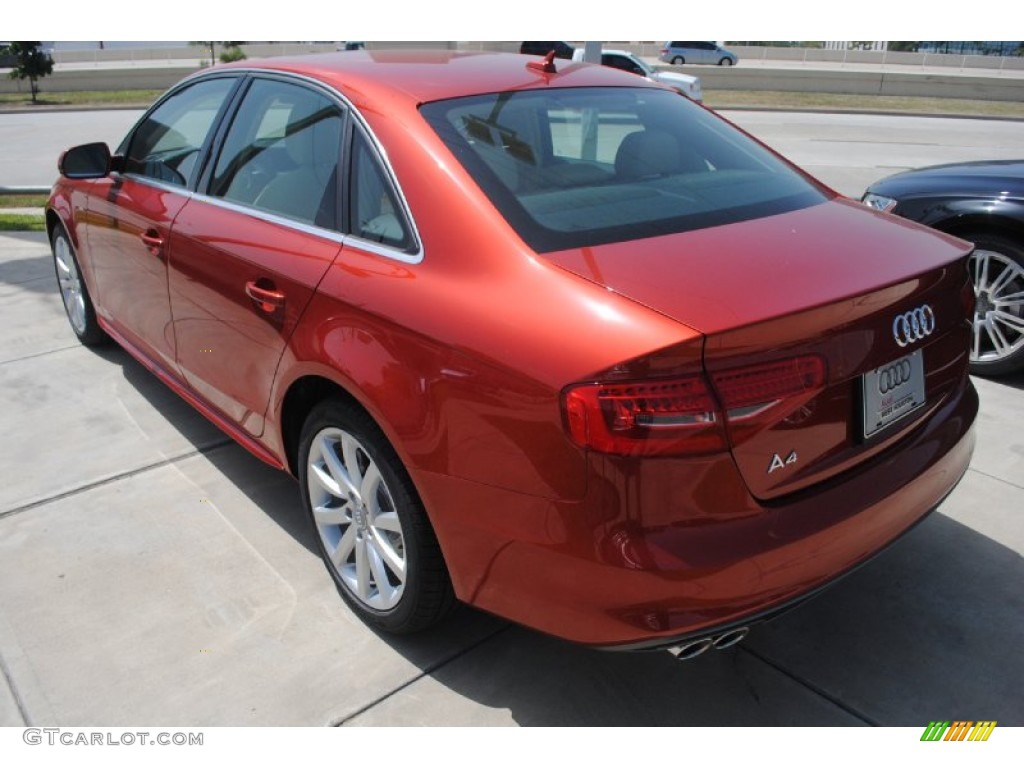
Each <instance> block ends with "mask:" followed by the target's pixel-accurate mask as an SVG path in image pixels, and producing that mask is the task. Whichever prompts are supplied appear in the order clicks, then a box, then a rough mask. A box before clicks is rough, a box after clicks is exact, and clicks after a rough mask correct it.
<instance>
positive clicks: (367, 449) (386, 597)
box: [299, 400, 455, 633]
mask: <svg viewBox="0 0 1024 768" xmlns="http://www.w3.org/2000/svg"><path fill="white" fill-rule="evenodd" d="M300 440H301V442H300V448H299V480H300V485H301V489H302V498H303V502H304V505H305V507H306V509H307V511H308V512H309V515H310V518H311V520H312V522H313V527H314V529H315V531H316V533H317V539H318V542H319V545H320V554H321V556H322V557H323V560H324V564H325V565H326V566H327V570H328V571H329V572H330V574H331V576H332V578H333V579H334V582H335V584H336V585H337V587H338V590H339V591H340V592H341V594H342V596H343V597H344V598H345V600H346V602H348V604H349V605H350V606H351V607H352V609H353V610H354V611H355V612H356V613H357V614H359V616H360V617H361V618H362V619H363V620H364V621H366V622H367V623H369V624H372V625H374V626H376V627H379V628H381V629H383V630H386V631H389V632H395V633H409V632H416V631H418V630H421V629H425V628H427V627H429V626H430V625H432V624H434V623H436V622H437V621H439V620H440V619H441V618H443V617H444V616H445V615H446V614H447V613H448V612H449V611H450V610H451V608H452V606H453V605H454V603H455V597H454V593H453V591H452V586H451V581H450V579H449V577H448V571H447V568H446V567H445V563H444V559H443V558H442V556H441V550H440V547H439V546H438V543H437V538H436V537H435V535H434V531H433V529H432V528H431V526H430V522H429V521H428V520H427V516H426V512H425V511H424V509H423V505H422V503H421V502H420V499H419V496H418V495H417V493H416V489H415V488H414V487H413V484H412V481H411V479H410V478H409V476H408V473H407V472H406V471H405V468H404V467H403V466H402V464H401V461H400V460H399V458H398V455H397V454H396V453H395V450H394V449H393V448H392V447H391V445H390V444H389V443H388V441H387V439H386V438H385V437H384V435H383V433H382V432H381V431H380V428H379V427H377V425H376V424H375V423H374V422H373V420H372V419H370V417H369V416H368V415H366V413H364V412H363V411H361V410H359V409H358V408H356V407H354V406H352V405H349V404H347V403H345V402H342V401H340V400H328V401H325V402H323V403H320V404H319V405H317V406H316V407H315V408H314V409H313V411H312V412H311V413H310V415H309V417H308V418H307V419H306V424H305V426H304V427H303V429H302V436H301V438H300Z"/></svg>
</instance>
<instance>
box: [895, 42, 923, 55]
mask: <svg viewBox="0 0 1024 768" xmlns="http://www.w3.org/2000/svg"><path fill="white" fill-rule="evenodd" d="M920 47H921V43H919V42H915V41H912V40H893V41H890V43H889V50H890V51H909V52H910V53H916V52H917V49H918V48H920Z"/></svg>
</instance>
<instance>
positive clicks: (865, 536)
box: [46, 50, 978, 658]
mask: <svg viewBox="0 0 1024 768" xmlns="http://www.w3.org/2000/svg"><path fill="white" fill-rule="evenodd" d="M59 167H60V171H61V176H60V178H59V180H58V181H57V183H56V184H55V186H54V189H53V193H52V195H51V197H50V200H49V203H48V205H47V211H46V226H47V230H48V233H49V238H50V242H51V244H52V253H53V263H54V268H55V270H56V274H57V279H58V284H59V290H60V294H61V297H62V299H63V303H64V307H65V309H66V314H67V319H68V321H69V323H70V326H71V329H72V331H73V332H74V334H75V335H76V336H77V337H78V338H79V340H80V341H81V342H82V343H84V344H99V343H102V342H104V341H106V340H108V339H113V340H114V341H116V342H117V343H119V344H120V345H121V346H123V347H124V349H126V350H127V351H128V352H129V353H130V354H131V355H133V356H134V357H136V358H137V359H138V360H140V361H141V362H142V364H143V365H144V366H145V367H146V368H147V369H149V370H151V371H153V372H154V373H155V374H156V375H157V376H159V377H160V379H161V380H162V381H163V382H164V383H165V384H167V385H168V386H169V387H171V388H172V389H173V390H174V391H175V392H177V393H178V394H179V395H181V397H183V398H184V399H185V400H186V401H187V402H189V403H190V404H192V405H193V406H194V407H195V408H197V409H198V410H199V411H200V412H201V413H203V414H204V415H205V416H206V417H208V418H209V419H211V420H212V421H213V422H214V423H215V424H217V425H218V426H219V427H220V428H221V429H222V430H224V431H225V432H226V433H227V434H228V435H230V436H232V437H233V438H234V439H235V440H236V441H238V442H239V443H240V444H241V445H242V446H244V447H245V448H246V449H248V450H249V451H250V452H252V453H253V454H254V455H255V456H257V457H258V458H260V459H262V460H263V461H265V462H266V463H268V464H270V465H271V466H274V467H277V468H280V469H284V470H286V471H288V472H290V473H292V474H294V475H295V476H296V477H297V478H298V480H299V499H300V500H297V502H298V503H300V504H301V506H302V508H303V510H304V513H305V515H306V516H307V518H308V520H309V524H310V529H311V531H313V535H314V538H315V541H316V542H317V546H318V549H319V553H320V555H321V557H322V559H323V562H324V564H325V566H326V569H327V571H328V572H329V574H330V576H331V578H333V580H334V582H335V583H336V585H337V586H338V589H339V591H340V592H341V595H342V596H343V598H344V599H345V600H346V601H347V602H348V604H349V605H350V606H351V607H352V609H353V610H354V611H355V612H356V613H357V614H358V615H359V616H360V617H361V618H362V619H363V620H364V621H366V622H367V623H369V624H371V625H373V626H375V627H378V628H381V629H385V630H388V631H393V632H411V631H414V630H418V629H423V628H425V627H427V626H430V625H431V624H433V623H435V622H437V621H439V620H440V619H441V618H442V617H443V616H445V615H446V613H447V612H448V611H449V609H450V608H451V607H452V605H453V604H454V602H455V599H456V598H458V599H459V600H462V601H465V602H467V603H470V604H472V605H474V606H477V607H479V608H482V609H484V610H487V611H489V612H491V613H494V614H497V615H499V616H502V617H505V618H507V619H510V620H513V621H517V622H520V623H522V624H525V625H527V626H530V627H533V628H536V629H538V630H541V631H543V632H547V633H551V634H554V635H557V636H559V637H563V638H567V639H570V640H574V641H577V642H581V643H587V644H591V645H596V646H602V647H609V648H615V649H623V650H631V649H642V648H669V649H670V650H672V651H673V652H674V653H675V654H676V655H678V656H679V657H682V658H687V657H691V656H694V655H697V654H699V653H701V652H703V651H704V650H706V649H708V648H711V647H714V648H723V647H727V646H729V645H732V644H734V643H736V642H738V641H739V640H741V639H742V638H743V637H744V635H746V633H747V629H748V627H749V626H750V625H751V624H752V623H754V622H757V621H761V620H763V619H765V618H767V617H770V616H774V615H776V614H777V613H779V612H780V611H782V610H785V609H788V608H789V607H792V606H793V605H795V604H796V603H797V602H799V601H801V600H803V599H805V598H807V597H808V596H810V595H812V594H814V593H816V592H817V591H819V590H821V589H822V588H824V587H826V586H827V585H829V584H830V583H832V582H833V581H835V580H836V579H837V578H839V577H840V576H842V575H843V574H845V573H846V572H848V571H850V570H851V569H853V568H856V567H857V566H859V565H861V564H863V563H864V562H865V561H866V560H867V559H869V558H870V557H872V556H873V555H874V554H876V553H877V552H879V551H880V550H881V549H883V548H884V547H886V546H887V545H888V544H889V543H891V542H892V541H893V540H894V539H896V538H897V537H899V536H900V535H902V534H903V533H905V532H906V531H907V530H909V529H910V528H911V527H913V526H914V525H915V524H916V523H917V522H918V521H920V520H921V519H922V518H923V517H924V516H925V515H927V514H928V513H929V512H930V511H931V510H932V509H934V508H935V506H936V505H937V504H939V503H940V502H941V500H942V499H944V498H945V497H946V495H947V494H948V493H949V492H950V491H951V490H952V489H953V488H954V487H955V486H956V484H957V483H958V482H959V480H960V478H961V477H962V476H963V474H964V472H965V471H966V469H967V466H968V462H969V461H970V457H971V452H972V449H973V444H974V431H973V429H974V428H973V425H974V420H975V417H976V414H977V408H978V400H977V394H976V392H975V390H974V388H973V385H972V383H971V381H970V378H969V377H968V375H967V372H968V371H967V364H968V360H967V347H968V339H969V335H970V331H969V324H968V322H967V320H968V313H969V310H970V305H971V303H972V302H973V295H972V293H971V282H970V279H969V277H968V274H967V266H966V265H967V255H968V253H969V252H970V247H969V246H968V244H967V243H964V242H963V241H961V240H958V239H956V238H952V237H949V236H946V235H943V234H941V233H938V232H932V231H928V230H926V229H924V228H922V227H917V226H913V225H910V224H908V223H906V222H901V221H898V220H896V219H894V218H893V217H892V216H886V215H883V214H880V213H877V212H875V211H871V210H868V209H867V208H865V207H864V206H863V205H861V204H860V203H858V202H856V201H851V200H846V199H844V198H842V197H840V196H838V195H837V194H836V193H835V192H833V191H831V190H830V189H828V188H827V187H825V186H824V185H821V184H819V183H818V182H816V181H814V180H813V179H812V178H810V177H809V176H807V175H805V174H803V173H802V172H801V171H799V170H798V169H796V168H795V167H793V166H792V165H790V164H789V163H788V162H786V161H785V160H784V159H782V158H780V157H779V156H778V155H776V154H775V153H774V152H772V151H771V150H769V149H767V148H766V147H764V146H763V145H761V144H759V143H758V142H757V141H756V140H754V139H753V138H751V137H749V136H747V135H746V134H744V133H743V132H741V131H739V130H737V129H736V128H734V127H733V126H732V125H731V124H729V123H728V122H726V121H725V120H722V119H721V118H719V117H718V116H717V115H715V114H714V113H712V112H710V111H708V110H705V109H703V108H701V107H700V106H698V105H696V104H694V103H693V102H692V101H690V100H689V99H687V98H685V97H683V96H681V95H680V94H679V93H677V92H675V91H673V90H671V89H668V88H665V87H664V86H661V85H657V84H655V83H651V82H648V81H647V80H645V79H642V78H639V77H636V76H635V75H633V74H627V73H625V72H620V71H617V70H616V69H614V68H611V67H601V66H590V65H578V64H573V63H570V62H562V61H559V60H544V59H539V58H538V57H535V56H521V55H517V54H495V53H468V52H461V53H460V52H454V51H408V50H398V51H374V52H366V51H349V52H343V53H330V54H320V55H307V56H296V57H293V58H288V57H282V58H273V59H267V60H263V61H248V62H244V63H242V62H239V63H237V64H228V65H225V66H218V67H215V68H212V69H209V70H205V71H202V72H200V73H197V74H195V75H192V76H190V77H189V78H187V79H185V80H184V81H183V82H181V83H179V84H178V85H177V86H175V87H173V88H172V89H171V90H170V91H169V92H168V93H167V94H165V95H164V96H163V97H161V98H160V99H159V100H158V101H157V102H156V103H155V104H154V105H153V106H152V107H151V108H150V109H149V110H148V111H147V112H146V113H145V114H144V115H143V116H142V117H141V118H140V120H139V121H138V123H137V124H136V125H135V126H134V127H133V128H132V129H131V131H130V132H129V133H128V135H127V136H126V137H125V139H124V140H123V141H122V142H121V144H120V146H119V147H118V148H117V149H116V150H115V152H113V153H111V152H110V150H109V148H108V147H107V146H106V145H105V144H102V143H94V144H87V145H83V146H79V147H75V148H72V149H69V150H68V151H67V152H65V153H64V154H63V156H62V158H61V160H60V162H59ZM895 254H898V255H899V258H894V255H895ZM174 556H181V557H187V553H174ZM225 567H226V568H230V567H232V564H231V563H225Z"/></svg>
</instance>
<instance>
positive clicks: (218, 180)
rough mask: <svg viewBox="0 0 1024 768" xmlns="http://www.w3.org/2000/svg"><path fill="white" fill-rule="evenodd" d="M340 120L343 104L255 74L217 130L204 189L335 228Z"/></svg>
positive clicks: (264, 208)
mask: <svg viewBox="0 0 1024 768" xmlns="http://www.w3.org/2000/svg"><path fill="white" fill-rule="evenodd" d="M343 126H344V113H343V111H342V108H341V107H339V106H338V105H337V104H335V103H334V102H333V101H331V100H330V99H328V98H327V97H326V96H324V95H323V94H321V93H319V92H318V91H315V90H312V89H310V88H307V87H305V86H301V85H296V84H294V83H286V82H283V81H280V80H271V79H267V80H263V79H258V80H256V81H254V82H253V83H252V85H251V86H250V88H249V90H248V91H247V92H246V93H245V96H244V97H243V99H242V104H241V106H240V107H239V108H238V112H237V113H236V114H235V117H234V119H233V120H232V122H231V126H230V128H229V129H228V132H227V134H226V135H225V137H224V144H223V147H222V149H221V151H220V155H219V156H218V158H217V163H216V165H215V166H214V172H213V177H212V179H211V181H210V190H209V192H210V194H211V195H212V196H214V197H220V198H223V199H225V200H230V201H231V202H234V203H239V204H242V205H246V206H251V207H253V208H258V209H260V210H263V211H267V212H269V213H273V214H277V215H279V216H285V217H287V218H290V219H295V220H297V221H300V222H303V223H306V224H313V225H315V226H318V227H323V228H326V229H336V228H337V226H338V187H339V184H338V167H339V161H340V158H341V135H342V128H343Z"/></svg>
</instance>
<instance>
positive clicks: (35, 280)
mask: <svg viewBox="0 0 1024 768" xmlns="http://www.w3.org/2000/svg"><path fill="white" fill-rule="evenodd" d="M3 212H4V211H3V209H2V208H0V213H3ZM52 279H53V275H49V274H47V275H40V276H39V277H30V278H28V279H27V280H15V281H14V282H7V283H6V284H7V285H28V284H29V283H38V282H39V281H40V280H52ZM5 282H6V281H5Z"/></svg>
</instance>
